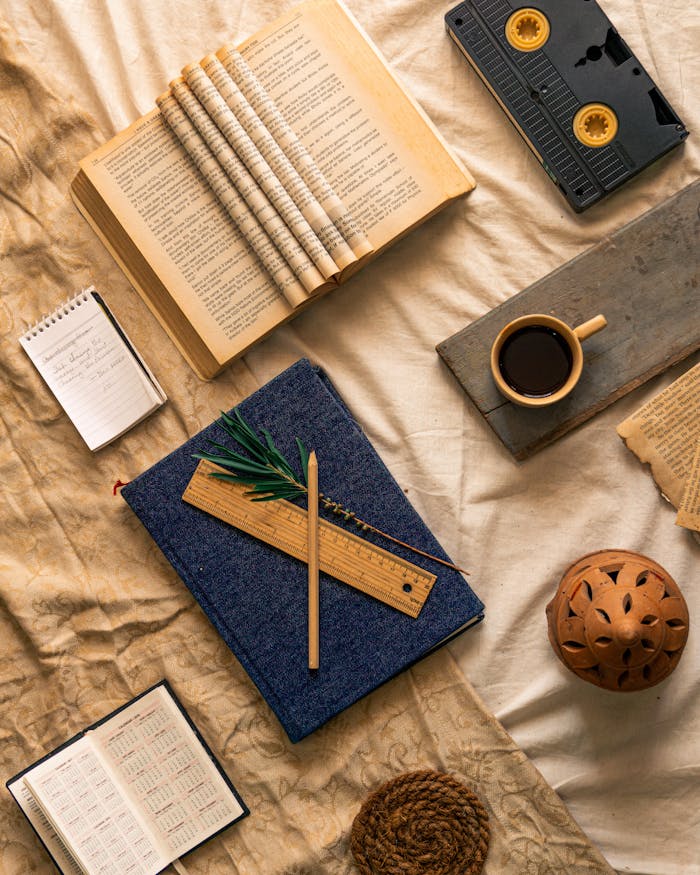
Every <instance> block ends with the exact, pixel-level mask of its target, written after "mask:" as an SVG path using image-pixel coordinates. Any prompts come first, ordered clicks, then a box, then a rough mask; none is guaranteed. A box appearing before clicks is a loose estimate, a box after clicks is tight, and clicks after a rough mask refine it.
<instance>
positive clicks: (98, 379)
mask: <svg viewBox="0 0 700 875" xmlns="http://www.w3.org/2000/svg"><path fill="white" fill-rule="evenodd" d="M19 342H20V343H21V344H22V347H23V348H24V350H25V351H26V353H27V355H28V356H29V357H30V358H31V360H32V361H33V362H34V365H35V366H36V368H37V370H38V371H39V373H40V374H41V376H42V377H43V378H44V380H45V382H46V384H47V386H48V387H49V389H51V391H52V392H53V394H54V395H55V396H56V400H57V401H58V402H59V403H60V405H61V406H62V407H63V409H64V410H65V411H66V413H67V414H68V416H69V417H70V418H71V420H72V422H73V424H74V425H75V427H76V428H77V430H78V431H79V432H80V436H81V437H82V438H83V440H84V441H85V443H86V444H87V445H88V447H89V448H90V449H91V450H93V451H94V450H99V449H101V448H102V447H104V446H105V445H106V444H108V443H110V442H111V441H113V440H115V439H116V438H118V437H119V436H120V435H122V434H124V432H125V431H128V429H130V428H131V427H132V426H134V425H136V424H137V423H138V422H141V420H142V419H145V417H147V416H148V415H149V414H151V413H153V411H154V410H157V409H158V408H159V407H160V406H161V405H162V404H163V403H164V402H165V400H166V396H165V393H164V392H163V390H162V389H161V387H160V386H159V385H158V381H157V380H156V379H155V377H154V376H153V374H152V373H151V372H150V370H149V369H148V368H147V367H146V365H145V363H144V361H143V359H142V358H141V356H140V355H139V354H138V353H137V352H136V350H135V349H134V347H133V346H132V344H131V342H130V341H129V339H128V338H127V336H126V334H125V333H124V331H123V330H122V328H121V326H120V325H119V324H118V323H117V321H116V319H115V318H114V316H112V314H111V313H110V312H109V310H108V309H107V307H106V305H105V304H104V302H103V301H102V299H101V298H100V296H99V295H98V294H97V292H96V291H95V290H94V288H92V287H90V288H89V289H85V290H84V291H82V292H80V293H79V294H77V295H76V296H75V297H74V298H72V299H71V300H70V301H67V302H66V303H65V304H63V305H62V306H60V307H58V308H57V309H56V310H54V312H53V313H50V314H49V315H48V316H47V317H46V318H45V319H42V320H41V321H40V322H38V323H37V324H36V325H35V326H34V327H33V328H31V329H30V330H29V331H28V332H27V333H26V334H24V335H23V336H22V337H20V339H19Z"/></svg>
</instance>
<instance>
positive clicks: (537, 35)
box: [505, 7, 549, 52]
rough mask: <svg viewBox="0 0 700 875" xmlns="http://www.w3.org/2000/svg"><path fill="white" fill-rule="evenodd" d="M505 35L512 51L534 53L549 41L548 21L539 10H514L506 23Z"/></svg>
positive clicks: (526, 8)
mask: <svg viewBox="0 0 700 875" xmlns="http://www.w3.org/2000/svg"><path fill="white" fill-rule="evenodd" d="M505 33H506V39H507V40H508V42H509V43H510V44H511V45H512V46H513V48H514V49H518V51H521V52H534V51H535V49H541V48H542V46H543V45H544V44H545V43H546V42H547V40H548V39H549V19H548V18H547V16H546V15H545V14H544V12H540V10H539V9H531V8H529V7H525V8H523V9H516V10H515V12H514V13H513V14H512V15H511V16H510V18H509V19H508V21H506V30H505Z"/></svg>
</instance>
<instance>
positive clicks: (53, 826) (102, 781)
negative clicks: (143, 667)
mask: <svg viewBox="0 0 700 875" xmlns="http://www.w3.org/2000/svg"><path fill="white" fill-rule="evenodd" d="M7 788H8V790H9V791H10V793H11V794H12V795H13V797H14V799H15V801H16V802H17V804H18V805H19V807H20V808H21V809H22V811H23V813H24V815H25V816H26V817H27V819H28V820H29V822H30V824H31V825H32V827H33V828H34V830H35V832H36V833H37V835H38V836H39V838H40V839H41V841H42V842H43V843H44V845H45V847H46V849H47V850H48V852H49V854H50V855H51V857H52V859H53V861H54V862H55V863H56V865H57V866H58V868H59V871H61V872H63V873H64V875H85V873H87V875H109V873H115V875H116V873H118V875H155V873H158V872H162V871H163V870H164V869H166V868H167V867H168V866H169V865H170V863H172V862H173V861H174V860H177V859H179V857H181V856H182V855H183V854H186V853H188V852H189V851H191V850H193V849H194V848H195V847H197V846H198V845H200V844H202V842H205V841H206V840H207V839H210V838H211V837H212V836H214V835H216V833H218V832H220V831H221V830H222V829H225V828H226V827H228V826H230V825H231V824H232V823H235V822H236V821H237V820H240V819H241V818H242V817H245V816H246V815H247V814H249V811H248V808H247V807H246V805H245V804H244V802H243V801H242V799H241V798H240V796H239V795H238V793H237V791H236V789H235V787H234V786H233V784H232V783H231V781H230V780H229V778H228V777H227V775H226V774H225V772H224V771H223V769H222V768H221V766H220V765H219V763H218V762H217V761H216V759H215V758H214V755H213V754H212V752H211V750H210V749H209V748H208V747H207V744H206V742H205V741H204V739H203V738H202V737H201V735H200V734H199V732H198V731H197V728H196V727H195V725H194V724H193V723H192V721H191V720H190V718H189V717H188V715H187V714H186V712H185V710H184V709H183V707H182V705H181V704H180V702H179V701H178V699H177V697H176V696H175V693H174V692H173V690H172V689H171V688H170V685H169V684H168V682H167V681H161V682H160V683H158V684H156V685H155V686H153V687H151V688H150V689H149V690H146V691H145V692H144V693H142V694H141V695H139V696H137V697H136V698H135V699H132V700H131V701H130V702H128V703H127V704H126V705H124V706H122V707H121V708H118V709H117V710H116V711H114V712H112V713H111V714H109V715H108V716H107V717H104V718H103V719H102V720H99V721H98V722H97V723H94V724H93V725H92V726H90V727H88V729H86V730H84V731H83V732H81V733H79V734H78V735H76V736H75V737H74V738H72V739H70V741H67V742H66V743H65V744H63V745H61V747H59V748H58V749H57V750H55V751H53V752H52V753H50V754H48V756H46V757H44V758H43V759H41V760H39V762H37V763H35V764H34V765H32V766H30V767H29V768H28V769H25V770H24V771H23V772H21V773H20V774H19V775H15V777H14V778H11V779H10V780H9V781H8V782H7Z"/></svg>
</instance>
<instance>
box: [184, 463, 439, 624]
mask: <svg viewBox="0 0 700 875" xmlns="http://www.w3.org/2000/svg"><path fill="white" fill-rule="evenodd" d="M214 470H217V466H215V465H213V464H212V463H210V462H205V461H200V463H199V465H198V467H197V469H196V471H195V473H194V474H193V476H192V478H191V480H190V482H189V484H188V486H187V488H186V489H185V492H184V494H183V496H182V497H183V499H184V500H185V501H187V502H188V503H190V504H192V505H194V506H195V507H198V508H200V509H202V510H205V511H206V512H208V513H211V514H212V515H213V516H216V517H217V518H219V519H222V520H224V521H225V522H227V523H229V524H230V525H232V526H234V527H235V528H238V529H240V530H242V531H244V532H247V533H248V534H251V535H253V536H254V537H257V538H258V539H259V540H262V541H264V542H265V543H267V544H270V545H272V546H274V547H276V548H277V549H279V550H281V551H283V552H285V553H288V554H290V555H292V556H294V557H295V558H296V559H299V560H301V561H303V562H305V561H306V556H307V544H306V525H307V523H306V519H307V516H306V510H304V509H303V508H300V507H297V506H296V505H294V504H291V503H290V502H287V501H284V500H277V501H271V502H252V501H251V500H250V498H249V497H247V496H246V495H244V492H245V491H246V490H247V488H248V487H243V486H239V485H238V484H235V483H231V482H227V481H222V480H219V479H217V478H212V477H209V476H208V475H209V472H210V471H214ZM219 470H221V469H219ZM319 523H320V525H319V565H320V568H321V570H322V571H324V572H325V573H326V574H330V575H331V576H333V577H336V578H337V579H339V580H341V581H343V582H344V583H347V584H349V585H350V586H353V587H355V588H356V589H359V590H361V591H362V592H364V593H366V594H368V595H371V596H373V597H374V598H377V599H379V600H380V601H383V602H385V603H386V604H390V605H391V606H392V607H394V608H396V609H398V610H400V611H402V612H404V613H406V614H409V615H410V616H412V617H417V616H418V613H419V612H420V610H421V608H422V607H423V604H424V603H425V600H426V599H427V597H428V595H429V594H430V590H431V589H432V586H433V584H434V583H435V580H436V577H435V575H434V574H431V573H430V572H428V571H425V570H424V569H422V568H419V567H418V566H416V565H413V564H412V563H411V562H408V561H407V560H405V559H403V558H401V557H399V556H395V555H394V554H392V553H389V552H387V551H386V550H384V549H383V548H381V547H378V546H376V545H374V544H372V543H369V542H367V541H365V540H363V539H362V538H360V537H359V536H358V535H355V534H354V533H352V532H347V531H345V530H344V529H341V528H339V527H338V526H336V525H334V524H333V523H330V522H328V521H327V520H320V521H319ZM407 585H408V586H409V587H410V589H409V591H408V592H406V590H405V589H404V587H405V586H407Z"/></svg>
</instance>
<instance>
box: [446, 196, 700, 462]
mask: <svg viewBox="0 0 700 875" xmlns="http://www.w3.org/2000/svg"><path fill="white" fill-rule="evenodd" d="M699 207H700V181H696V182H694V183H693V184H692V185H690V186H688V187H687V188H684V189H683V190H682V191H680V192H679V193H678V194H677V195H675V196H674V197H672V198H670V199H669V200H667V201H664V203H662V204H660V205H659V206H658V207H655V208H654V209H653V210H650V211H649V212H648V213H645V214H644V215H642V216H641V217H640V218H638V219H636V220H635V221H633V222H631V223H630V224H629V225H625V226H624V227H623V228H621V229H620V230H619V231H617V232H615V234H613V235H611V236H610V237H606V238H605V239H604V240H601V242H600V243H598V244H596V245H595V246H593V247H592V248H591V249H588V250H587V251H586V252H584V253H582V254H581V255H579V256H577V257H576V258H574V259H573V260H572V261H570V262H568V263H567V264H564V265H563V266H562V267H560V268H558V269H557V270H555V271H554V272H553V273H550V274H549V275H548V276H546V277H544V279H541V280H538V281H537V282H536V283H534V284H533V285H531V286H530V287H529V288H527V289H525V290H524V291H522V292H520V293H519V294H517V295H515V296H514V297H512V298H510V299H509V300H508V301H506V302H505V303H503V304H501V305H500V306H499V307H496V308H495V309H494V310H492V311H491V312H490V313H488V314H487V315H486V316H484V317H482V318H481V319H479V320H478V321H476V322H473V323H472V324H471V325H469V326H467V327H466V328H464V329H463V330H462V331H460V332H458V333H457V334H454V335H453V336H452V337H449V338H448V339H447V340H444V341H443V342H442V343H440V344H439V345H438V347H437V351H438V353H439V354H440V356H441V357H442V358H443V360H444V361H445V363H446V364H447V366H448V367H449V368H450V369H451V370H452V372H453V373H454V375H455V376H456V377H457V379H458V380H459V382H460V383H461V385H462V387H463V388H464V390H465V391H466V393H467V394H468V395H469V397H470V398H471V399H472V401H473V402H474V403H475V404H476V406H477V408H478V409H479V412H480V413H481V414H482V415H483V416H484V417H485V419H486V421H487V422H488V423H489V425H490V426H491V428H493V430H494V431H495V432H496V434H497V435H498V437H499V438H500V439H501V440H502V441H503V443H504V444H505V445H506V447H507V448H508V449H509V450H510V451H511V453H513V455H514V456H515V458H516V459H525V458H527V457H528V456H530V455H532V454H533V453H535V452H537V451H538V450H540V449H542V448H543V447H545V446H547V445H548V444H550V443H552V442H553V441H555V440H556V439H557V438H559V437H561V436H562V435H564V434H566V433H567V432H568V431H570V430H571V429H572V428H574V427H575V426H577V425H580V424H581V423H582V422H585V421H586V420H587V419H589V418H590V417H591V416H593V415H594V414H596V413H598V412H599V411H600V410H602V409H603V408H605V407H607V406H608V405H609V404H612V402H613V401H616V400H617V399H618V398H620V397H622V396H623V395H625V394H626V393H627V392H630V391H631V390H632V389H635V388H636V387H637V386H640V385H641V384H642V383H644V382H645V381H646V380H648V379H650V378H651V377H653V376H655V375H656V374H659V373H661V372H662V371H664V370H665V369H666V368H668V367H670V366H671V365H673V364H675V363H676V362H679V361H681V360H682V359H684V358H685V357H686V356H688V355H690V354H691V353H693V352H694V351H696V350H697V349H698V348H700V282H699V276H698V263H699V258H700V215H699V213H698V210H699ZM526 313H551V314H552V315H553V316H557V317H558V318H560V319H563V320H564V321H565V322H567V323H569V324H570V325H572V326H573V325H578V324H579V323H581V322H584V321H585V320H586V319H589V318H590V317H591V316H595V315H596V314H597V313H603V314H604V315H605V317H606V318H607V320H608V327H607V328H606V329H605V330H604V331H601V332H600V333H599V334H596V335H594V336H593V337H591V338H590V339H588V340H586V341H585V342H584V344H583V347H584V356H585V363H584V370H583V375H582V376H581V379H580V381H579V383H578V385H577V386H576V388H575V389H574V390H573V392H572V393H571V395H569V396H568V397H567V398H565V399H564V400H563V401H560V402H558V403H557V404H553V405H552V406H551V407H545V408H543V409H528V408H524V407H518V406H516V405H514V404H512V403H511V402H510V401H506V399H505V398H503V396H502V395H501V394H500V393H499V392H498V390H497V389H496V385H495V383H494V381H493V378H492V377H491V372H490V370H489V353H490V349H491V344H492V343H493V340H494V338H495V337H496V335H497V334H498V332H499V330H500V329H501V328H502V327H503V326H504V325H505V324H506V323H507V322H509V321H511V320H512V319H515V318H517V317H518V316H523V315H525V314H526Z"/></svg>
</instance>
